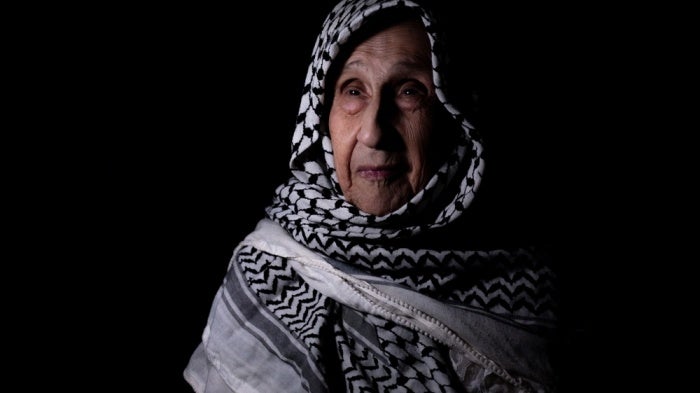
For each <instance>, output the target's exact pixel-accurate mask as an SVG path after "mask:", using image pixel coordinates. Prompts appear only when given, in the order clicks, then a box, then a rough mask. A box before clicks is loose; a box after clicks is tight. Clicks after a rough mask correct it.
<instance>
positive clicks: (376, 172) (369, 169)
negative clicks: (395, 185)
mask: <svg viewBox="0 0 700 393" xmlns="http://www.w3.org/2000/svg"><path fill="white" fill-rule="evenodd" d="M404 170H405V167H404V166H401V165H378V166H371V165H363V166H360V167H358V168H357V170H356V172H357V175H358V176H359V177H361V178H363V179H366V180H388V179H391V178H393V177H396V176H398V175H399V174H400V173H402V172H403V171H404Z"/></svg>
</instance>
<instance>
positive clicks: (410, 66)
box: [342, 60, 431, 71]
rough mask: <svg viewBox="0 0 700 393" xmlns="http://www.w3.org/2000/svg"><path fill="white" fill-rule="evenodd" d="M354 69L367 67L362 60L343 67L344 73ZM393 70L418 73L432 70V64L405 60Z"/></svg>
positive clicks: (395, 65) (394, 66) (393, 67)
mask: <svg viewBox="0 0 700 393" xmlns="http://www.w3.org/2000/svg"><path fill="white" fill-rule="evenodd" d="M352 68H359V69H366V68H367V65H365V63H364V62H362V60H354V61H351V62H349V63H347V64H345V65H344V66H343V69H342V71H345V70H348V69H352ZM391 68H392V69H395V68H398V69H405V70H411V71H413V70H416V71H424V70H430V68H431V64H430V62H421V61H413V60H403V61H400V62H398V63H396V64H394V65H393V66H392V67H391Z"/></svg>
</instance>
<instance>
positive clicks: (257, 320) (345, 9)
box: [184, 0, 556, 393]
mask: <svg viewBox="0 0 700 393" xmlns="http://www.w3.org/2000/svg"><path fill="white" fill-rule="evenodd" d="M438 27H439V26H437V24H436V21H435V20H434V19H433V16H432V15H431V14H430V12H429V10H427V9H426V8H424V7H423V6H421V5H420V4H418V3H414V2H412V1H398V0H392V1H358V0H347V1H341V2H340V3H339V4H337V5H336V7H335V8H334V9H333V10H332V12H331V13H330V14H329V15H328V17H327V19H326V20H325V22H324V24H323V31H322V32H321V34H320V35H319V36H318V39H317V40H316V45H315V49H314V52H313V60H312V63H311V65H310V66H309V68H308V73H307V78H306V88H305V89H304V93H303V97H302V98H301V105H300V109H299V116H298V118H297V128H296V132H295V133H294V136H293V141H292V157H291V160H290V168H291V177H290V178H289V180H288V181H287V182H286V183H285V184H282V185H280V186H279V187H278V188H277V190H276V192H275V195H274V199H273V202H272V203H271V205H270V206H269V207H268V208H267V210H266V212H267V217H265V218H263V219H262V220H261V221H260V222H259V223H258V226H257V228H256V229H255V230H254V231H253V232H252V233H250V234H249V235H248V236H247V237H246V238H245V239H244V240H243V241H242V242H241V243H240V244H239V245H238V247H237V248H236V249H235V250H234V254H233V257H232V259H231V262H230V265H229V269H228V273H227V275H226V277H225V279H224V281H223V284H222V285H221V287H220V289H219V291H218V293H217V295H216V297H215V299H214V302H213V305H212V308H211V312H210V316H209V320H208V323H207V326H206V328H205V330H204V333H203V336H202V343H201V345H200V346H199V347H198V348H197V350H196V351H195V353H194V354H193V355H192V357H191V360H190V363H189V365H188V366H187V369H186V370H185V373H184V375H185V378H186V380H187V381H188V382H189V383H190V384H191V385H192V387H193V388H194V390H195V391H196V392H198V393H204V392H207V393H211V392H239V393H240V392H265V393H269V392H284V393H290V392H313V393H316V392H332V393H334V392H361V391H367V392H412V393H417V392H463V391H468V392H472V391H473V392H491V391H493V392H529V391H534V392H549V391H553V390H554V389H555V388H556V378H554V372H553V371H552V365H551V363H550V360H549V358H548V353H549V350H548V348H549V344H550V340H549V339H550V336H551V330H552V327H553V326H555V321H554V306H553V305H554V299H553V293H554V292H553V288H552V282H553V278H552V274H551V270H550V269H549V268H548V266H547V265H546V264H545V263H544V261H542V260H540V259H539V258H538V255H537V254H536V253H535V252H533V250H531V249H520V248H516V249H506V248H499V249H493V248H489V249H469V248H468V247H466V245H467V244H470V242H469V241H468V239H465V242H464V244H465V247H462V248H457V249H452V248H446V247H444V245H443V243H444V242H441V241H439V240H440V238H441V237H443V236H447V234H449V231H450V229H451V228H452V227H453V226H454V224H453V222H454V221H455V220H457V218H458V217H460V216H461V215H462V213H463V212H464V211H465V210H466V209H467V208H468V207H470V205H471V202H472V201H473V199H474V196H475V192H476V191H477V188H478V187H479V185H480V181H481V176H482V173H483V169H484V161H483V159H482V144H481V142H480V140H479V139H478V137H477V134H476V133H475V132H474V130H473V127H472V125H471V124H470V123H469V122H468V121H467V120H466V119H465V116H463V115H462V113H461V112H460V111H459V110H458V108H457V107H456V106H455V105H453V104H452V103H451V102H452V101H450V97H449V96H448V90H447V85H446V83H447V80H446V78H445V75H443V70H444V68H443V67H441V64H442V62H443V61H445V59H444V58H443V56H444V55H445V53H446V51H445V50H444V48H443V47H442V46H441V45H442V44H443V41H442V39H441V36H440V35H439V31H440V30H439V29H438ZM452 237H453V238H455V237H454V236H452Z"/></svg>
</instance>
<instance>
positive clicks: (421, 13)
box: [267, 0, 555, 319]
mask: <svg viewBox="0 0 700 393" xmlns="http://www.w3.org/2000/svg"><path fill="white" fill-rule="evenodd" d="M396 8H404V9H407V10H410V11H412V12H414V13H415V15H416V16H417V17H418V18H419V19H420V20H421V22H422V23H423V25H424V26H425V30H426V32H427V34H428V39H429V42H430V47H431V52H432V69H433V71H432V74H433V82H434V85H435V92H436V95H437V97H438V99H439V101H440V104H441V105H442V107H443V108H444V109H445V110H446V111H447V113H449V115H450V116H451V117H452V118H453V119H454V121H455V123H456V124H458V125H459V130H460V131H461V132H460V133H459V134H458V137H457V138H456V139H455V145H454V147H453V149H452V151H451V152H450V154H448V155H447V156H446V157H445V162H444V163H443V164H442V166H441V167H440V168H439V169H438V170H437V172H436V173H435V174H434V175H433V176H432V178H430V180H429V181H428V183H427V184H426V185H425V187H424V188H423V189H422V190H420V191H419V192H418V193H417V194H416V195H415V196H413V198H411V200H410V201H408V202H407V203H406V204H404V205H403V206H401V207H399V208H398V209H396V210H395V211H393V212H390V213H388V214H386V215H383V216H375V215H372V214H368V213H365V212H363V211H361V210H359V209H358V208H357V207H355V206H354V205H352V204H351V203H349V202H348V201H347V200H346V199H345V198H344V197H343V194H342V191H341V190H340V186H339V184H338V178H337V175H336V172H335V168H334V162H333V151H332V149H331V141H330V137H329V135H328V133H327V132H326V131H325V128H326V126H325V124H324V114H325V113H326V112H327V111H328V110H329V108H330V104H331V103H330V102H327V96H328V93H327V92H328V91H331V90H332V88H333V86H328V85H327V83H328V80H327V76H328V75H329V71H330V68H331V65H332V64H333V61H334V60H335V59H337V58H338V56H339V54H340V53H341V51H342V50H345V49H347V48H345V47H344V45H346V44H347V43H349V42H351V37H353V34H355V33H356V32H357V31H358V30H360V28H361V27H363V25H364V24H365V22H366V21H367V20H368V19H369V18H370V17H372V16H375V15H377V14H378V13H380V12H382V11H386V10H388V9H396ZM441 31H442V30H441V29H440V26H438V25H437V22H436V20H435V18H434V17H433V15H432V14H431V13H430V11H429V10H428V9H426V8H424V7H422V6H421V5H420V4H418V3H416V2H413V1H404V0H389V1H379V0H375V1H372V0H369V1H362V0H347V1H341V2H340V3H338V4H337V5H336V7H335V8H334V9H333V10H332V11H331V12H330V13H329V15H328V17H327V18H326V20H325V21H324V23H323V29H322V31H321V33H320V34H319V36H318V38H317V39H316V43H315V46H314V50H313V54H312V61H311V64H310V65H309V68H308V71H307V74H306V82H305V85H304V89H303V96H302V98H301V104H300V107H299V113H298V116H297V123H296V129H295V132H294V135H293V138H292V156H291V159H290V161H289V166H290V169H291V172H292V175H293V176H292V177H291V178H290V179H289V180H288V181H287V182H286V183H285V184H282V185H280V186H279V187H278V188H277V189H276V191H275V198H274V201H273V203H272V205H271V206H269V207H268V208H267V215H268V217H269V218H271V219H272V220H274V221H276V222H278V223H279V224H280V225H282V226H283V227H284V228H285V229H286V230H287V231H288V232H289V233H290V234H291V235H292V236H293V237H294V238H295V239H296V240H297V241H299V242H300V243H302V244H304V245H306V246H307V247H309V248H311V249H313V250H315V251H317V252H319V253H321V254H323V255H325V256H327V257H328V258H332V259H334V260H337V261H340V262H343V263H347V264H351V265H353V266H356V267H358V268H360V269H364V270H368V271H370V272H373V274H376V275H379V276H381V277H383V278H388V279H391V280H394V281H396V282H397V283H400V284H403V285H407V286H409V287H411V288H412V289H414V290H418V291H421V292H423V293H427V294H430V295H432V296H435V297H438V298H441V299H444V300H446V301H455V302H461V303H464V302H467V303H468V304H469V305H471V306H475V307H480V308H487V309H489V311H493V312H499V313H507V314H510V315H514V316H516V315H518V316H523V317H526V318H528V319H529V318H531V317H544V318H553V316H554V309H555V304H554V302H553V299H554V295H553V293H552V291H553V282H552V280H553V277H552V273H551V271H550V270H549V268H548V267H547V266H546V265H544V264H543V263H542V261H540V260H539V259H538V257H537V256H536V255H534V254H533V252H534V251H533V250H531V249H515V250H505V249H498V250H463V249H459V250H434V249H428V248H418V249H416V248H411V247H406V246H404V245H405V244H407V241H408V242H410V240H411V239H412V238H417V237H419V236H420V235H421V234H425V233H427V232H430V231H433V230H435V229H437V228H441V227H443V226H446V225H448V224H450V223H452V222H453V221H455V220H457V219H458V218H459V217H460V215H461V214H462V213H463V212H464V211H465V210H466V209H467V208H468V207H469V205H470V203H471V202H472V200H473V198H474V195H475V192H476V191H477V189H478V187H479V184H480V182H481V176H482V173H483V170H484V160H483V158H482V154H483V147H482V143H481V140H480V138H479V135H478V133H477V132H476V131H475V129H474V127H473V126H472V125H471V123H470V122H469V121H468V120H467V119H466V118H465V116H464V115H463V114H462V113H461V112H460V110H458V108H456V107H455V106H454V105H452V104H451V103H450V100H449V97H448V96H447V94H446V92H447V88H446V82H447V81H446V78H445V75H444V74H445V69H446V67H445V63H446V62H447V61H448V59H447V58H446V56H447V53H448V52H447V50H446V49H447V48H444V47H443V46H442V45H443V43H444V42H445V41H444V39H443V38H444V37H441V36H440V34H441ZM484 271H487V272H488V274H484ZM437 283H440V284H439V285H437ZM504 288H508V290H506V291H504V290H503V289H504Z"/></svg>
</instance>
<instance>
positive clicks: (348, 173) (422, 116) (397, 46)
mask: <svg viewBox="0 0 700 393" xmlns="http://www.w3.org/2000/svg"><path fill="white" fill-rule="evenodd" d="M430 56H431V54H430V48H429V43H428V37H427V35H426V33H425V30H424V28H423V26H422V24H420V22H418V21H406V22H403V23H401V24H398V25H395V26H392V27H390V28H387V29H385V30H382V31H381V32H379V33H377V34H375V35H373V36H371V37H370V38H368V39H367V40H365V41H363V42H362V43H361V44H360V45H358V46H357V47H356V48H355V49H354V51H353V52H352V53H351V54H350V57H349V58H348V59H347V61H346V62H345V64H344V65H343V67H342V69H341V70H340V73H339V76H338V78H337V80H336V82H335V87H334V98H333V103H332V106H331V110H330V114H329V118H328V126H329V131H330V138H331V142H332V147H333V156H334V162H335V168H336V171H337V174H338V180H339V182H340V187H341V189H342V191H343V195H344V196H345V198H346V199H347V200H348V201H349V202H351V203H353V204H354V205H355V206H357V207H358V208H359V209H360V210H363V211H365V212H367V213H370V214H374V215H384V214H387V213H389V212H391V211H393V210H396V209H397V208H399V207H400V206H402V205H403V204H404V203H406V202H407V201H408V200H409V199H410V198H411V197H412V196H413V195H415V194H416V193H417V192H418V191H419V190H420V189H421V188H422V187H423V186H424V185H425V184H426V182H427V181H428V179H430V177H431V176H432V174H433V172H434V170H435V169H436V164H437V163H436V159H435V158H434V157H432V156H431V146H432V144H433V142H434V139H435V137H434V135H433V113H434V110H435V107H436V103H437V98H436V97H435V87H434V85H433V79H432V70H431V62H430ZM433 155H435V154H434V153H433Z"/></svg>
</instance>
